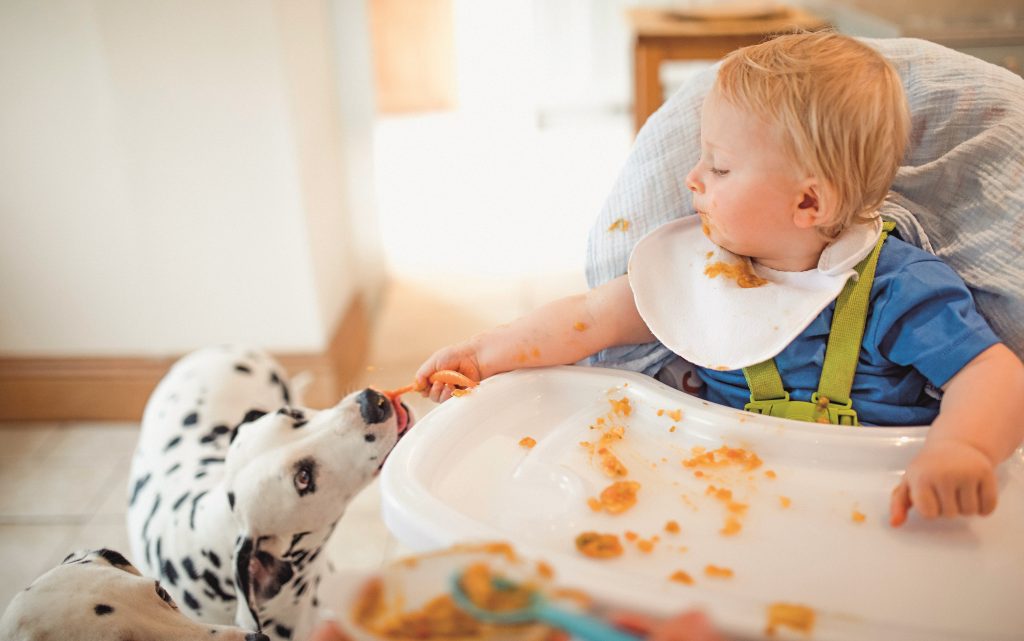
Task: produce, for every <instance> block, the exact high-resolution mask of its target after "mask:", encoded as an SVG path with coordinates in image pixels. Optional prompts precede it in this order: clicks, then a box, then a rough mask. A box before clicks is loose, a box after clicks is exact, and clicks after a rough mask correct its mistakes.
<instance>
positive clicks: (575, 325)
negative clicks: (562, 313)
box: [572, 321, 587, 332]
mask: <svg viewBox="0 0 1024 641" xmlns="http://www.w3.org/2000/svg"><path fill="white" fill-rule="evenodd" d="M572 328H573V329H575V330H576V331H577V332H583V331H586V329H587V324H586V323H584V322H582V321H576V322H575V323H573V324H572Z"/></svg>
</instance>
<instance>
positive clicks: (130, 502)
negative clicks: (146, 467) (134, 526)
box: [128, 474, 153, 507]
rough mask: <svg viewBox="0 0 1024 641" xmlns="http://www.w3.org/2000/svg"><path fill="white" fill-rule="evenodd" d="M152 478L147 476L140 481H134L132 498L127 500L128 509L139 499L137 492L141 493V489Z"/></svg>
mask: <svg viewBox="0 0 1024 641" xmlns="http://www.w3.org/2000/svg"><path fill="white" fill-rule="evenodd" d="M152 476H153V475H152V474H147V475H145V476H143V477H142V478H141V479H138V480H137V481H135V487H134V488H133V489H132V496H131V498H129V499H128V507H131V506H133V505H135V500H136V499H138V498H139V492H141V491H142V488H144V487H146V483H149V479H150V478H151V477H152Z"/></svg>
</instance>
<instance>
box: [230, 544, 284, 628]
mask: <svg viewBox="0 0 1024 641" xmlns="http://www.w3.org/2000/svg"><path fill="white" fill-rule="evenodd" d="M278 547H280V546H279V545H277V537H258V538H256V539H253V538H252V537H251V536H242V537H239V538H238V540H237V541H236V545H235V560H234V561H235V562H234V565H235V585H236V587H237V588H238V593H239V594H243V595H245V603H246V605H247V607H248V610H249V614H250V616H252V619H253V622H254V623H255V626H254V627H256V628H257V629H260V628H259V624H260V621H259V617H258V615H257V611H258V604H259V603H260V602H263V601H268V600H270V599H272V598H274V597H275V596H276V595H277V593H278V592H280V591H281V588H282V587H284V585H285V584H286V583H288V581H290V580H291V579H292V576H294V571H293V570H292V564H291V563H289V562H288V561H282V560H281V559H279V558H278V556H276V555H275V553H278V554H279V553H280V550H278V549H277V548H278ZM239 610H241V608H239ZM242 614H243V613H242V612H238V613H237V614H236V623H237V624H238V625H242V623H240V622H239V621H238V618H239V617H241V616H242Z"/></svg>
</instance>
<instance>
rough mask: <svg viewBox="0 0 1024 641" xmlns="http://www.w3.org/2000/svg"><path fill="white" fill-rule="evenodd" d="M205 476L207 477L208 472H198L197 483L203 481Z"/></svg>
mask: <svg viewBox="0 0 1024 641" xmlns="http://www.w3.org/2000/svg"><path fill="white" fill-rule="evenodd" d="M205 476H206V470H202V471H200V472H196V480H197V481H198V480H199V479H201V478H204V477H205Z"/></svg>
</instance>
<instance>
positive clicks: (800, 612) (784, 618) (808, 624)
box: [764, 603, 815, 637]
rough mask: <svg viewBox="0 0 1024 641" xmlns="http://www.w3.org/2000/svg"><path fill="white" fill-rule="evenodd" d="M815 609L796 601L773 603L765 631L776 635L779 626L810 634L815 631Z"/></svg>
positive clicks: (770, 634) (770, 606) (769, 634)
mask: <svg viewBox="0 0 1024 641" xmlns="http://www.w3.org/2000/svg"><path fill="white" fill-rule="evenodd" d="M814 618H815V615H814V610H813V609H812V608H809V607H807V606H806V605H799V604H796V603H772V604H770V605H769V606H768V624H767V625H766V626H765V629H764V633H765V634H766V635H768V636H770V637H772V636H775V634H776V632H778V630H779V628H790V629H791V630H796V631H797V632H803V633H804V634H810V633H811V632H813V631H814Z"/></svg>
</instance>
